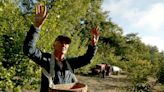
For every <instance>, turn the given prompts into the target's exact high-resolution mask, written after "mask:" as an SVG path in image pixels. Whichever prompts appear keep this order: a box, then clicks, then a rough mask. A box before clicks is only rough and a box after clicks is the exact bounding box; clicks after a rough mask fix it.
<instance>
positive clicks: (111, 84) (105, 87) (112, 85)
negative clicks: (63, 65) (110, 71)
mask: <svg viewBox="0 0 164 92" xmlns="http://www.w3.org/2000/svg"><path fill="white" fill-rule="evenodd" d="M77 78H78V80H79V81H80V82H82V83H85V84H87V85H88V89H89V92H127V89H126V88H127V87H128V86H129V85H130V82H129V80H128V79H127V76H126V75H112V76H110V77H106V78H105V79H103V78H100V77H99V76H96V77H95V76H79V75H77Z"/></svg>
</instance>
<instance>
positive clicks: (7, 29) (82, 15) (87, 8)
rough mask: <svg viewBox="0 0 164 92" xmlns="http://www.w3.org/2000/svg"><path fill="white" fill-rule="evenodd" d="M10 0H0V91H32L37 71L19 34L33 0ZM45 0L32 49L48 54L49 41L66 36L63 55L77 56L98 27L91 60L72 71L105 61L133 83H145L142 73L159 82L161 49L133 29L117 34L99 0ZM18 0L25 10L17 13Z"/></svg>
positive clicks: (27, 23)
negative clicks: (43, 19)
mask: <svg viewBox="0 0 164 92" xmlns="http://www.w3.org/2000/svg"><path fill="white" fill-rule="evenodd" d="M14 1H15V2H9V1H3V2H2V1H0V21H1V22H0V30H1V32H0V88H1V89H0V90H3V91H5V90H6V89H9V88H10V89H13V90H18V91H19V90H20V89H23V88H25V89H36V88H38V87H39V84H40V74H41V69H40V67H39V66H38V65H36V64H35V63H34V62H32V61H31V60H29V59H28V58H27V57H26V56H24V54H23V52H22V46H23V40H24V39H25V34H26V32H27V31H28V30H29V28H30V26H31V24H32V23H33V17H34V15H33V11H34V6H35V4H36V3H38V2H34V3H31V2H28V0H14ZM29 1H31V0H29ZM39 1H40V2H42V1H43V0H39ZM48 1H55V0H48ZM48 1H47V2H46V5H50V6H51V8H50V10H49V11H48V13H49V16H48V19H47V20H46V22H45V23H44V26H43V28H42V31H41V33H40V37H39V39H38V42H37V45H36V47H38V48H40V49H41V50H42V51H44V52H45V51H46V52H49V53H52V51H53V48H52V43H53V42H54V39H55V38H56V37H57V36H58V35H60V34H63V35H67V36H69V37H70V38H71V39H72V44H71V46H70V48H69V51H68V54H67V56H68V57H75V56H80V55H83V54H84V53H85V52H86V50H87V46H88V45H89V44H90V30H91V29H92V28H93V27H95V26H99V27H100V32H101V36H100V39H99V43H98V51H97V54H96V55H95V57H94V58H93V59H92V63H91V64H89V65H87V66H84V67H82V68H80V69H78V70H76V71H77V72H80V73H85V74H87V73H88V71H89V70H90V68H91V67H93V66H94V65H96V64H99V63H107V64H111V65H116V66H119V67H121V68H122V69H123V70H124V71H127V72H128V77H129V78H130V79H131V81H132V83H133V84H134V85H137V84H138V83H146V81H147V77H148V76H154V77H157V78H158V81H159V82H161V83H163V76H164V75H163V74H164V73H163V71H164V67H163V66H164V63H163V62H164V54H163V52H159V51H158V49H157V47H155V46H150V45H145V44H144V43H143V42H142V41H141V40H140V38H139V37H138V34H137V33H129V34H127V35H123V29H122V28H121V27H119V26H118V25H117V24H115V23H113V22H112V21H111V19H110V18H109V16H108V12H106V11H105V12H103V11H102V10H101V5H102V2H103V0H76V1H75V0H56V1H55V2H53V3H48ZM23 2H26V5H27V6H26V7H27V10H28V11H29V12H26V13H23V12H20V10H21V9H23V8H22V7H18V5H19V3H23ZM13 3H14V4H13ZM8 11H10V12H8Z"/></svg>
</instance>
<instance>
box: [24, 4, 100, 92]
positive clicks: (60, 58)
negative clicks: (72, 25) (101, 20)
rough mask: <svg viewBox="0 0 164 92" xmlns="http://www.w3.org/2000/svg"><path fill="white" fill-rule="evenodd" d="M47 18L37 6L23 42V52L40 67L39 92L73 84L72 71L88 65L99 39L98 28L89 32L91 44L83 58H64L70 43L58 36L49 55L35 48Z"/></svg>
mask: <svg viewBox="0 0 164 92" xmlns="http://www.w3.org/2000/svg"><path fill="white" fill-rule="evenodd" d="M46 17H47V10H46V7H45V6H41V5H37V7H36V11H35V25H34V26H33V25H32V26H31V28H30V30H29V32H27V36H26V39H25V41H24V46H23V51H24V53H25V55H27V56H28V57H29V58H30V59H32V60H33V61H34V62H35V63H37V64H38V65H40V66H41V67H42V70H43V71H42V77H41V90H40V91H41V92H48V88H49V87H52V85H53V84H62V83H73V82H76V81H77V79H76V77H75V76H74V74H73V72H72V70H73V69H76V68H80V67H82V66H84V65H87V64H89V63H90V61H91V59H92V57H93V56H94V55H95V52H96V44H97V42H98V39H99V31H98V28H94V29H92V30H91V35H92V38H91V44H90V45H89V46H88V50H87V52H86V53H85V54H84V55H83V56H79V57H76V58H65V54H66V53H67V50H68V48H69V45H70V43H71V39H70V38H69V37H67V36H63V35H60V36H58V37H57V38H56V40H55V42H54V44H53V47H54V53H52V54H49V53H45V52H42V51H41V50H40V49H38V48H35V44H36V41H37V39H38V36H39V32H40V29H41V27H42V25H43V23H44V21H45V19H46Z"/></svg>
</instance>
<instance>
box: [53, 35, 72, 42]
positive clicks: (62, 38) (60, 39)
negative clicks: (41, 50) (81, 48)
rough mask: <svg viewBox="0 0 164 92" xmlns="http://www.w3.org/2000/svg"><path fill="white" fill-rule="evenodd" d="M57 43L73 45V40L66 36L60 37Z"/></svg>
mask: <svg viewBox="0 0 164 92" xmlns="http://www.w3.org/2000/svg"><path fill="white" fill-rule="evenodd" d="M55 41H60V42H62V41H65V42H66V43H67V44H70V43H71V39H70V38H69V37H68V36H65V35H59V36H58V37H57V38H56V40H55Z"/></svg>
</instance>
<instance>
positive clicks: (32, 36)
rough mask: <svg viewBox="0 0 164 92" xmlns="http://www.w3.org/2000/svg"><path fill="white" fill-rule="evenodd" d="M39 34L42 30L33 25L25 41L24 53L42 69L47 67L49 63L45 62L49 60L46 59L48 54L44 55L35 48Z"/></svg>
mask: <svg viewBox="0 0 164 92" xmlns="http://www.w3.org/2000/svg"><path fill="white" fill-rule="evenodd" d="M39 32H40V30H39V29H38V28H35V27H34V26H33V25H32V26H31V28H30V30H29V32H27V36H26V38H25V40H24V45H23V52H24V54H25V55H27V56H28V57H29V58H30V59H32V60H33V61H34V62H35V63H37V64H39V65H40V66H41V67H46V65H47V64H48V63H47V62H45V61H48V58H46V55H47V54H46V53H43V52H42V51H41V50H40V49H38V48H35V45H36V41H37V39H38V36H39Z"/></svg>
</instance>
